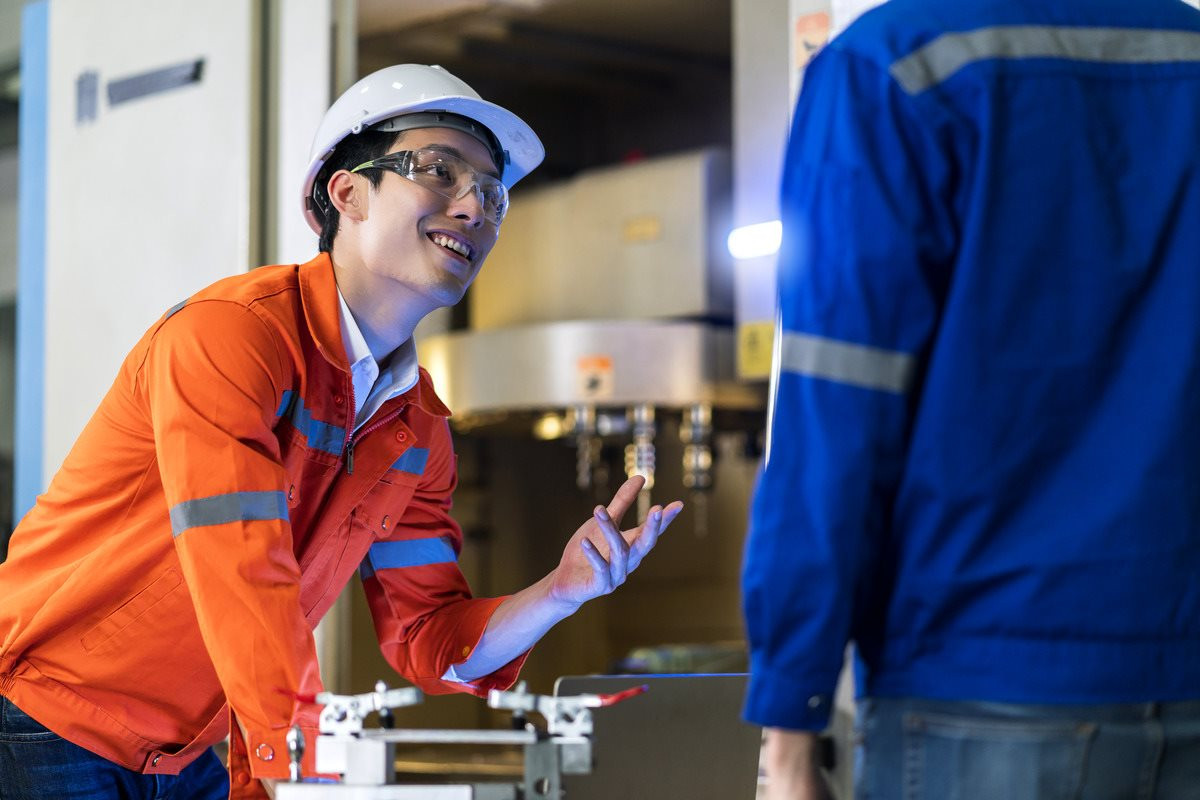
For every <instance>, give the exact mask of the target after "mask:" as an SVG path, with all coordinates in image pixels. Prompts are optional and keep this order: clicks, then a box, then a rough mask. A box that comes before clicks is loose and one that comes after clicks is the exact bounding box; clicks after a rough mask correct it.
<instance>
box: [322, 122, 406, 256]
mask: <svg viewBox="0 0 1200 800" xmlns="http://www.w3.org/2000/svg"><path fill="white" fill-rule="evenodd" d="M400 133H402V132H396V133H393V132H390V131H389V132H384V131H373V130H366V131H363V132H362V133H358V134H354V133H352V134H350V135H349V136H347V137H346V138H345V139H342V141H340V142H338V146H337V147H336V148H335V149H334V151H333V155H331V156H330V157H329V158H328V159H327V160H326V161H325V163H324V164H323V165H322V166H321V170H320V171H319V172H318V173H317V179H316V181H315V182H314V183H313V202H314V203H315V213H316V215H317V219H319V220H321V240H320V243H319V246H320V248H321V252H322V253H328V252H331V251H332V250H333V240H334V238H335V237H336V236H337V232H338V226H339V224H340V223H341V215H340V214H339V213H338V210H337V209H336V208H335V207H334V205H333V203H332V202H330V200H329V192H328V189H327V187H328V185H329V178H330V176H331V175H333V173H335V172H337V171H338V170H340V169H347V170H349V169H354V168H355V167H357V166H358V165H359V164H365V163H366V162H368V161H372V160H374V159H376V158H380V157H381V156H384V155H386V154H387V151H388V150H391V149H392V145H394V144H395V143H396V140H397V139H399V138H400ZM358 174H359V175H363V176H364V177H366V179H367V180H368V181H370V182H371V185H372V186H374V187H375V188H379V183H380V181H382V180H383V171H382V170H378V169H368V170H364V171H363V172H360V173H358Z"/></svg>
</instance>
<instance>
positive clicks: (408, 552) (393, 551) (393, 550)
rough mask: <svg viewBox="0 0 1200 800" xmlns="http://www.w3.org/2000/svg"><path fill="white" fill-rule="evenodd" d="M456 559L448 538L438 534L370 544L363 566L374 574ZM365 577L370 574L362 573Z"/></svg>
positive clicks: (452, 561)
mask: <svg viewBox="0 0 1200 800" xmlns="http://www.w3.org/2000/svg"><path fill="white" fill-rule="evenodd" d="M456 561H458V553H456V552H454V546H453V545H451V544H450V540H449V539H447V538H446V537H444V536H439V537H436V538H433V539H406V540H404V541H399V542H377V543H375V544H373V545H371V549H370V550H369V551H368V553H367V560H366V562H364V567H365V568H366V569H369V570H370V572H371V573H372V574H374V573H376V572H378V571H379V570H381V569H397V568H400V567H423V566H426V565H428V564H453V563H454V562H456ZM367 562H369V563H367ZM364 572H365V570H364ZM367 577H370V576H369V575H365V574H364V580H365V579H366V578H367Z"/></svg>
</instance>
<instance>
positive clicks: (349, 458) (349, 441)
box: [346, 406, 404, 475]
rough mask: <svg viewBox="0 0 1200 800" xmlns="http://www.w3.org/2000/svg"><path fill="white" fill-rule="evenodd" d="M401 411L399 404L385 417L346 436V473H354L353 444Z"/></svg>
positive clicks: (385, 423) (401, 407) (402, 407)
mask: <svg viewBox="0 0 1200 800" xmlns="http://www.w3.org/2000/svg"><path fill="white" fill-rule="evenodd" d="M402 411H404V406H400V408H398V409H396V410H395V411H393V412H392V413H390V414H388V415H387V416H386V417H383V418H382V419H379V420H376V421H375V422H372V423H371V424H370V425H368V426H367V427H365V428H363V429H362V431H360V432H359V433H356V434H353V435H350V436H347V437H346V474H347V475H353V474H354V445H356V444H358V442H359V440H360V439H362V437H364V436H366V435H367V434H368V433H370V432H371V431H377V430H379V429H380V428H382V427H383V426H384V425H387V424H388V423H389V422H391V421H392V420H394V419H395V418H396V417H398V416H400V412H402Z"/></svg>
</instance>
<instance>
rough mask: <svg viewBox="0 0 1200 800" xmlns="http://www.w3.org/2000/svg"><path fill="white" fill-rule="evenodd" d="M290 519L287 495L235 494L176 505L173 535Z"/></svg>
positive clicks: (172, 528)
mask: <svg viewBox="0 0 1200 800" xmlns="http://www.w3.org/2000/svg"><path fill="white" fill-rule="evenodd" d="M287 518H288V512H287V496H286V495H284V493H283V492H232V493H230V494H218V495H214V496H212V497H201V498H199V499H198V500H185V501H184V502H182V503H178V504H176V505H175V506H174V507H173V508H172V509H171V532H172V533H173V534H174V535H175V536H178V535H179V534H181V533H183V532H184V531H186V530H188V529H189V528H199V527H202V526H204V525H223V524H225V523H226V522H250V521H251V520H264V519H284V520H285V519H287Z"/></svg>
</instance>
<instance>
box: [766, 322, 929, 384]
mask: <svg viewBox="0 0 1200 800" xmlns="http://www.w3.org/2000/svg"><path fill="white" fill-rule="evenodd" d="M914 365H915V359H914V358H913V357H912V356H910V355H908V354H907V353H898V352H896V351H894V350H883V349H881V348H878V347H866V346H864V345H861V344H847V343H846V342H839V341H837V340H836V339H825V338H823V337H820V336H810V335H808V334H806V333H784V334H783V339H782V341H781V342H780V348H779V368H780V369H781V370H782V371H783V372H791V373H794V374H797V375H805V376H808V377H810V378H823V379H825V380H827V381H834V382H835V383H844V384H848V385H850V386H859V387H862V388H864V389H875V390H878V391H882V392H892V393H893V394H904V393H905V392H907V391H908V390H909V389H910V388H912V380H913V370H914Z"/></svg>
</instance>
